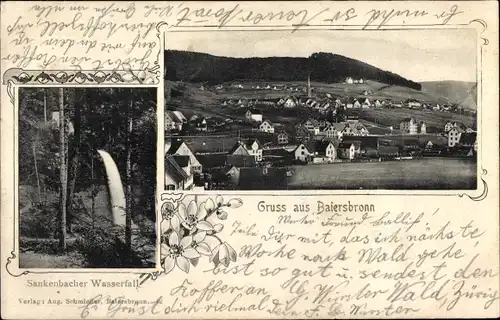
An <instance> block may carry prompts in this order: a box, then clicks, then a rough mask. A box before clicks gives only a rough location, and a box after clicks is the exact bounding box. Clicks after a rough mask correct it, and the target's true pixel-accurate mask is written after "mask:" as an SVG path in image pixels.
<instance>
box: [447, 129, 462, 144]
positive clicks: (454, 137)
mask: <svg viewBox="0 0 500 320" xmlns="http://www.w3.org/2000/svg"><path fill="white" fill-rule="evenodd" d="M463 133H464V130H463V129H462V128H461V127H459V126H455V127H453V128H452V129H451V130H450V131H448V147H450V148H452V147H454V146H455V145H457V144H458V143H459V141H460V136H461V135H462V134H463Z"/></svg>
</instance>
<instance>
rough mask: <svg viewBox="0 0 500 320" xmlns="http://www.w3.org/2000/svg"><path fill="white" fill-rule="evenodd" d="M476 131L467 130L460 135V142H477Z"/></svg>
mask: <svg viewBox="0 0 500 320" xmlns="http://www.w3.org/2000/svg"><path fill="white" fill-rule="evenodd" d="M476 137H477V134H476V132H465V133H462V134H461V135H460V142H459V143H461V144H464V145H473V144H474V143H475V142H476Z"/></svg>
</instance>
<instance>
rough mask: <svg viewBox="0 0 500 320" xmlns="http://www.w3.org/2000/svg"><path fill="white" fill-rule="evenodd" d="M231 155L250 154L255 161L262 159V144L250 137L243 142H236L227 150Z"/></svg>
mask: <svg viewBox="0 0 500 320" xmlns="http://www.w3.org/2000/svg"><path fill="white" fill-rule="evenodd" d="M229 154H232V155H251V156H253V157H254V158H255V161H262V145H261V144H260V143H259V141H258V140H257V139H250V140H248V141H246V142H245V143H242V142H241V141H239V142H237V143H236V144H235V145H234V147H233V149H231V151H230V152H229Z"/></svg>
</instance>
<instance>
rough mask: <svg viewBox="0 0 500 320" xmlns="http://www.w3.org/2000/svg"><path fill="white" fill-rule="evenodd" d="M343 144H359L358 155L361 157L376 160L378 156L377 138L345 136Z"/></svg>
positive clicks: (378, 145)
mask: <svg viewBox="0 0 500 320" xmlns="http://www.w3.org/2000/svg"><path fill="white" fill-rule="evenodd" d="M342 142H343V143H354V144H359V154H360V155H361V156H365V157H370V158H378V156H379V147H380V144H379V138H378V137H373V136H345V137H343V138H342Z"/></svg>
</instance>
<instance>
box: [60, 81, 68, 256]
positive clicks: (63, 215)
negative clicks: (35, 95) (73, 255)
mask: <svg viewBox="0 0 500 320" xmlns="http://www.w3.org/2000/svg"><path fill="white" fill-rule="evenodd" d="M64 117H65V115H64V89H63V88H59V153H60V155H59V161H60V163H59V166H60V167H59V169H60V178H61V186H60V193H61V194H60V199H59V205H60V217H59V249H60V250H61V251H63V250H66V208H67V207H66V201H67V198H66V196H67V192H68V190H67V184H68V177H67V162H66V151H67V149H66V134H65V131H66V130H65V129H66V127H65V122H66V121H65V118H64Z"/></svg>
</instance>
